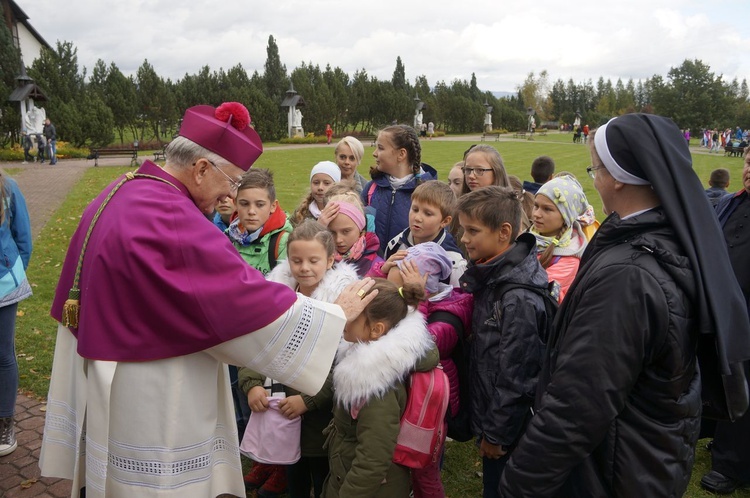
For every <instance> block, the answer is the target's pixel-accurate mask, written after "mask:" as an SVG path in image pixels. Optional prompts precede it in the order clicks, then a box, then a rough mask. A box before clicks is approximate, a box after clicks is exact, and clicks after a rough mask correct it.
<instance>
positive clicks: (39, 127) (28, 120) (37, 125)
mask: <svg viewBox="0 0 750 498" xmlns="http://www.w3.org/2000/svg"><path fill="white" fill-rule="evenodd" d="M45 119H47V112H46V111H45V110H44V108H43V107H42V108H38V107H35V106H34V104H31V109H29V110H28V111H27V112H26V116H24V119H23V124H24V128H26V132H27V133H28V134H29V135H35V134H40V133H42V131H43V130H44V120H45Z"/></svg>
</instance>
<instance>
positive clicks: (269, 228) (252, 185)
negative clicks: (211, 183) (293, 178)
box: [227, 168, 292, 275]
mask: <svg viewBox="0 0 750 498" xmlns="http://www.w3.org/2000/svg"><path fill="white" fill-rule="evenodd" d="M235 205H236V207H237V219H236V220H234V221H233V222H232V223H231V225H229V228H228V229H227V235H229V238H230V239H231V241H232V243H233V244H234V247H236V248H237V250H238V251H239V252H240V255H241V256H242V258H243V259H244V260H245V261H247V263H248V264H249V265H250V266H252V267H253V268H255V269H256V270H258V271H260V272H261V273H263V275H267V274H268V272H269V271H271V270H272V269H273V268H274V267H275V266H276V263H277V262H278V261H279V260H282V259H286V241H287V238H288V237H289V234H290V233H291V231H292V225H291V224H290V223H289V220H288V219H287V217H286V213H284V211H283V210H282V209H281V207H280V206H279V201H278V200H276V187H275V186H274V184H273V174H272V173H271V172H270V171H269V170H267V169H255V168H253V169H251V170H249V171H248V172H247V173H245V174H244V175H242V181H241V182H240V186H239V188H238V189H237V196H236V198H235Z"/></svg>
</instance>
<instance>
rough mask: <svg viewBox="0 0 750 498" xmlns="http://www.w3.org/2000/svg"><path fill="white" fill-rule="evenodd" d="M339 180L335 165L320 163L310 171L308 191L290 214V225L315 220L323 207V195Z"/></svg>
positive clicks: (329, 162) (338, 170) (337, 169)
mask: <svg viewBox="0 0 750 498" xmlns="http://www.w3.org/2000/svg"><path fill="white" fill-rule="evenodd" d="M340 180H341V170H340V169H339V167H338V165H337V164H336V163H333V162H331V161H321V162H319V163H318V164H316V165H315V166H313V169H312V171H310V191H309V192H308V193H307V196H306V197H305V198H304V199H303V200H302V202H301V203H300V205H299V206H297V209H295V210H294V213H293V214H292V224H293V225H295V226H296V225H299V224H300V223H302V222H303V221H305V220H307V219H314V220H317V219H318V217H319V216H320V212H321V211H322V210H323V208H324V207H325V205H326V204H325V195H326V192H327V191H328V189H329V188H331V185H333V184H334V183H337V182H339V181H340Z"/></svg>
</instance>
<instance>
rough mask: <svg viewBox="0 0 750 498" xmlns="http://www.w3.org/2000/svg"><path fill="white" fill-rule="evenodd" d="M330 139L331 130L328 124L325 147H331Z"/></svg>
mask: <svg viewBox="0 0 750 498" xmlns="http://www.w3.org/2000/svg"><path fill="white" fill-rule="evenodd" d="M331 137H333V128H331V125H330V123H329V124H327V125H326V145H331Z"/></svg>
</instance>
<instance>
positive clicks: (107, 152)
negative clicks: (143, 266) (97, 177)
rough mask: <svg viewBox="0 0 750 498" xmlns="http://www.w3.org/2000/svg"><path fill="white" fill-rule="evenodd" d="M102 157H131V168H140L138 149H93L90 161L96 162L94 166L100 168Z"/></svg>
mask: <svg viewBox="0 0 750 498" xmlns="http://www.w3.org/2000/svg"><path fill="white" fill-rule="evenodd" d="M91 156H93V157H91ZM100 157H129V158H130V166H131V167H135V166H138V149H91V155H90V156H89V159H93V160H94V166H99V158H100Z"/></svg>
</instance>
